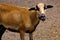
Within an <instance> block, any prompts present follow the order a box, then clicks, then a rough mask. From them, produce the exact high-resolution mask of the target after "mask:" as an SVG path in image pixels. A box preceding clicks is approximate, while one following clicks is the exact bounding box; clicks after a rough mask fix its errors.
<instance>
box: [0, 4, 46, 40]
mask: <svg viewBox="0 0 60 40" xmlns="http://www.w3.org/2000/svg"><path fill="white" fill-rule="evenodd" d="M39 18H40V19H42V20H43V19H45V10H44V4H43V3H39V4H38V5H37V6H36V7H34V8H26V7H25V8H24V7H17V6H12V5H7V4H0V24H2V25H4V26H5V28H7V29H8V28H10V29H14V30H18V31H19V32H20V37H21V40H24V34H25V32H28V33H29V37H30V40H33V37H32V33H33V31H34V30H35V28H36V26H37V24H38V23H39V21H40V20H39Z"/></svg>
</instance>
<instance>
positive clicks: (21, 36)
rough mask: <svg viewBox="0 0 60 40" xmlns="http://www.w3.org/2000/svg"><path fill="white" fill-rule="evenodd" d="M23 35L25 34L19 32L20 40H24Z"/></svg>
mask: <svg viewBox="0 0 60 40" xmlns="http://www.w3.org/2000/svg"><path fill="white" fill-rule="evenodd" d="M24 34H25V32H24V31H22V30H20V38H21V40H24Z"/></svg>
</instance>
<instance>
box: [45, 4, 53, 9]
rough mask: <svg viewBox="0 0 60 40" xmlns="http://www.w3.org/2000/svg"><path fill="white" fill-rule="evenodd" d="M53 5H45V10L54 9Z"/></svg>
mask: <svg viewBox="0 0 60 40" xmlns="http://www.w3.org/2000/svg"><path fill="white" fill-rule="evenodd" d="M52 7H53V6H52V5H44V9H48V8H52Z"/></svg>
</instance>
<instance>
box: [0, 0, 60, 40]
mask: <svg viewBox="0 0 60 40" xmlns="http://www.w3.org/2000/svg"><path fill="white" fill-rule="evenodd" d="M41 2H42V3H45V4H47V5H48V4H50V5H53V6H54V7H53V8H51V9H47V13H46V17H47V19H46V20H45V21H44V22H42V21H40V23H39V25H38V26H37V28H36V30H35V31H34V33H33V39H34V40H60V0H0V3H7V4H13V5H18V6H22V7H33V6H35V5H36V4H38V3H41ZM25 36H26V37H25V40H28V39H29V36H28V34H27V33H26V34H25ZM19 39H20V35H19V33H15V32H11V31H8V30H6V31H5V33H4V34H3V36H2V40H19Z"/></svg>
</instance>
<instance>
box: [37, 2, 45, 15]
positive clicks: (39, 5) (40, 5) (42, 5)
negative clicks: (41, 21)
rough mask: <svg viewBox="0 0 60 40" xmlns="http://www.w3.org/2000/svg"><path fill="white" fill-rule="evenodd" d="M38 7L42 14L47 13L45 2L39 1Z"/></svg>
mask: <svg viewBox="0 0 60 40" xmlns="http://www.w3.org/2000/svg"><path fill="white" fill-rule="evenodd" d="M38 7H39V9H40V12H41V13H42V14H45V10H44V4H43V3H39V4H38Z"/></svg>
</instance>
